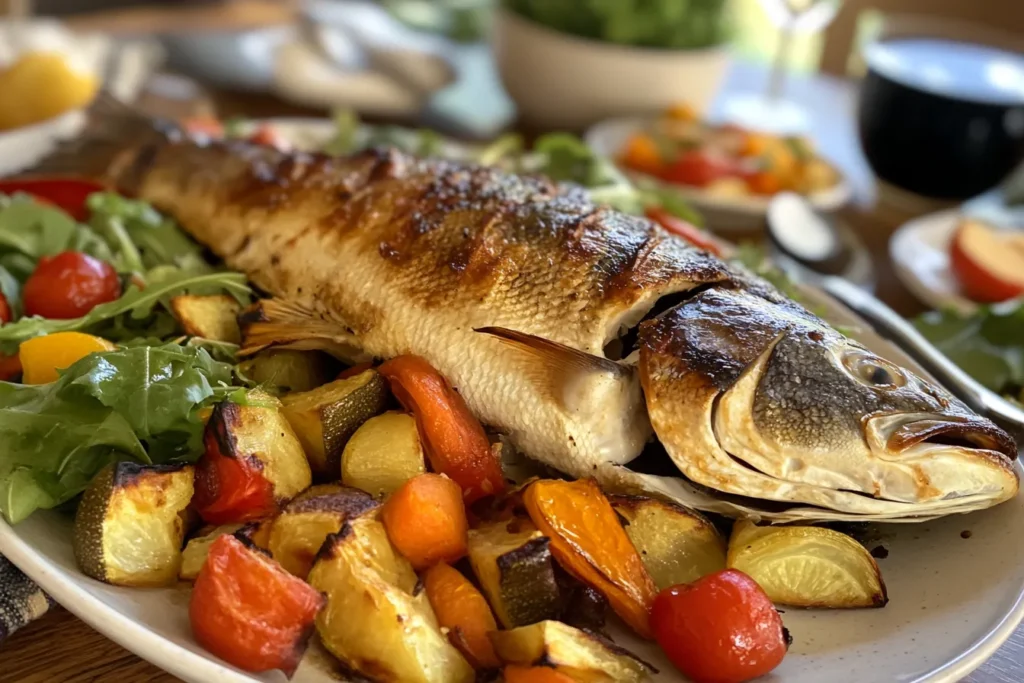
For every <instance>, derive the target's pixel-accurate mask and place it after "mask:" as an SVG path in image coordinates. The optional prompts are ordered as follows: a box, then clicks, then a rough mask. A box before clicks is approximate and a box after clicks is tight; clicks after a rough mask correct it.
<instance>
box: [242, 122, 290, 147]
mask: <svg viewBox="0 0 1024 683" xmlns="http://www.w3.org/2000/svg"><path fill="white" fill-rule="evenodd" d="M249 142H251V143H253V144H254V145H267V146H268V147H274V148H277V149H282V150H283V149H287V148H288V142H287V141H286V140H285V139H284V138H283V137H281V134H280V133H278V132H277V130H276V129H275V128H274V127H273V126H270V125H268V124H263V125H262V126H260V127H259V128H257V129H256V131H255V132H254V133H253V134H252V135H250V136H249Z"/></svg>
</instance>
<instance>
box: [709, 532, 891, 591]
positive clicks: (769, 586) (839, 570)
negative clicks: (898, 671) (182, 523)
mask: <svg viewBox="0 0 1024 683" xmlns="http://www.w3.org/2000/svg"><path fill="white" fill-rule="evenodd" d="M728 564H729V568H730V569H738V570H740V571H742V572H744V573H746V574H748V575H749V576H750V577H751V578H752V579H754V581H757V583H758V584H759V585H760V586H761V588H763V589H764V592H765V593H767V594H768V597H769V598H771V599H772V602H776V603H779V604H782V605H791V606H793V607H822V608H827V609H840V608H853V607H884V606H885V603H886V602H888V600H889V599H888V597H887V596H886V591H885V583H884V582H883V581H882V574H881V572H880V571H879V570H878V563H876V562H875V559H874V558H873V557H871V554H870V553H869V552H868V551H867V549H866V548H864V546H862V545H861V544H860V543H858V542H857V541H855V540H854V539H852V538H850V537H849V536H847V535H846V534H842V533H839V532H838V531H833V530H831V529H825V528H822V527H815V526H782V527H759V526H757V525H755V524H753V523H752V522H748V521H746V520H741V521H739V522H736V526H734V527H733V531H732V536H731V537H730V539H729V558H728Z"/></svg>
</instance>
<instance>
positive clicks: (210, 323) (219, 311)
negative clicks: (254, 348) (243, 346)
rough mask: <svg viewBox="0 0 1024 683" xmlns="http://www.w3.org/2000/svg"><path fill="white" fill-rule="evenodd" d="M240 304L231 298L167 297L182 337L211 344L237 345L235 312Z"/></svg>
mask: <svg viewBox="0 0 1024 683" xmlns="http://www.w3.org/2000/svg"><path fill="white" fill-rule="evenodd" d="M241 310H242V305H241V304H240V303H238V300H237V299H236V298H235V297H233V296H228V295H227V294H214V295H210V296H199V295H195V294H181V295H179V296H175V297H171V313H173V314H174V317H175V318H177V319H178V322H179V323H181V327H182V329H183V330H184V331H185V334H187V335H190V336H193V337H202V338H203V339H213V340H214V341H222V342H229V343H231V344H238V343H239V342H241V341H242V333H241V332H240V331H239V329H238V313H239V312H240V311H241Z"/></svg>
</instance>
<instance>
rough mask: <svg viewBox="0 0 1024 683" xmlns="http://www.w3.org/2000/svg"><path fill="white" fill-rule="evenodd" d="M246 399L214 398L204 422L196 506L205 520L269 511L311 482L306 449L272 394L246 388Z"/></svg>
mask: <svg viewBox="0 0 1024 683" xmlns="http://www.w3.org/2000/svg"><path fill="white" fill-rule="evenodd" d="M249 401H250V403H249V404H248V405H244V406H242V405H238V404H237V403H233V402H231V401H223V402H221V403H219V404H217V406H216V407H215V408H214V410H213V414H212V415H211V416H210V419H209V421H208V422H207V424H206V432H205V434H204V437H203V442H204V445H205V447H206V450H205V452H204V453H203V456H202V457H201V458H200V459H199V463H198V466H197V474H196V508H197V509H198V511H199V514H200V515H202V517H203V519H204V520H206V522H207V523H209V524H230V523H237V522H247V521H252V520H255V519H262V518H266V517H270V516H272V515H273V514H274V513H276V512H277V509H278V506H279V504H280V503H283V502H285V501H288V500H290V499H292V498H293V497H295V496H296V495H298V494H299V493H300V492H302V491H303V490H305V489H306V488H308V487H309V485H310V484H311V483H312V474H311V472H310V469H309V463H308V461H307V460H306V454H305V452H304V451H303V450H302V445H301V444H300V443H299V439H298V437H297V436H295V432H294V431H292V427H291V425H290V424H289V423H288V420H286V419H285V418H284V416H283V415H282V414H281V412H280V411H279V410H278V406H279V405H280V404H279V403H278V401H277V399H275V398H273V397H272V396H270V395H268V394H262V395H257V392H250V393H249Z"/></svg>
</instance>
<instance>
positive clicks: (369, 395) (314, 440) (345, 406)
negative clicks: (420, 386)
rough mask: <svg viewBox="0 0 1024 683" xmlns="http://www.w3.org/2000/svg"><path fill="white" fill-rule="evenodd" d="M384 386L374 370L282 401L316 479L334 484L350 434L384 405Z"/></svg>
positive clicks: (287, 397)
mask: <svg viewBox="0 0 1024 683" xmlns="http://www.w3.org/2000/svg"><path fill="white" fill-rule="evenodd" d="M387 400H388V389H387V382H385V381H384V378H383V377H381V376H380V375H379V374H377V371H376V370H367V371H366V372H363V373H361V374H359V375H356V376H355V377H350V378H349V379H339V380H335V381H333V382H331V383H330V384H325V385H323V386H322V387H318V388H316V389H313V390H312V391H305V392H302V393H297V394H287V395H285V396H284V398H283V399H282V403H283V408H282V412H283V413H284V416H285V417H286V418H288V422H290V423H291V425H292V427H293V428H294V429H295V431H296V432H297V433H298V435H299V439H300V441H301V442H302V446H303V448H305V449H306V455H307V456H308V457H309V463H310V466H311V467H312V468H313V471H314V472H315V473H316V475H317V477H319V478H323V479H328V480H333V481H337V479H338V478H339V477H340V476H341V458H342V452H343V451H344V449H345V444H347V443H348V440H349V438H350V437H351V436H352V434H353V433H354V432H355V431H356V429H358V428H359V426H360V425H362V424H363V423H364V422H366V421H367V420H368V419H370V418H371V417H373V416H374V415H377V414H378V413H380V412H382V411H383V410H384V408H385V406H386V405H387Z"/></svg>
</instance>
